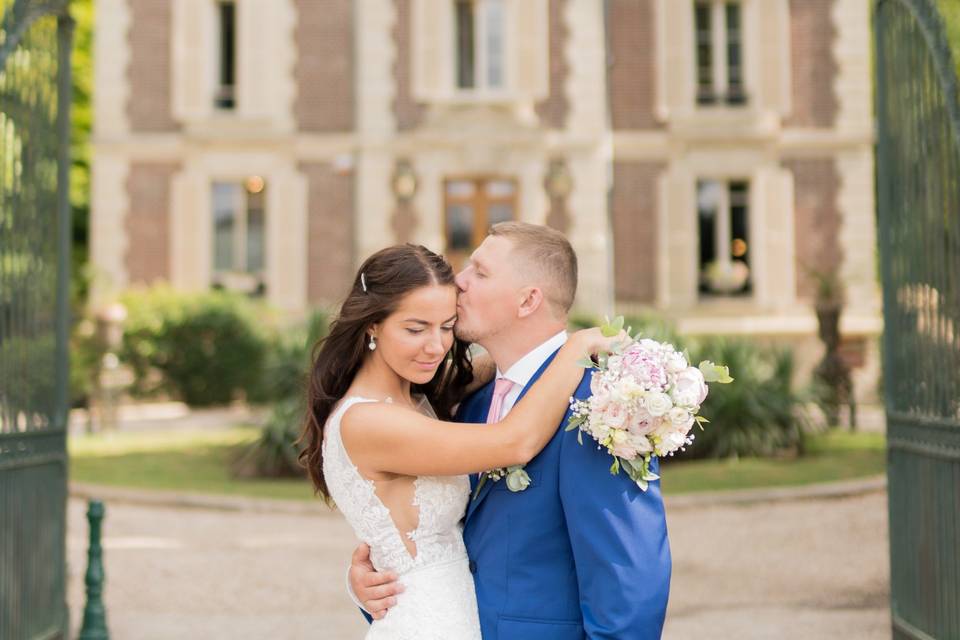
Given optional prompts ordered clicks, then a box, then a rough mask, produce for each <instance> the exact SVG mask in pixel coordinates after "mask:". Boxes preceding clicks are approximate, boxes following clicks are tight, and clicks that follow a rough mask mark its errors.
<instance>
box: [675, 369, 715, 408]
mask: <svg viewBox="0 0 960 640" xmlns="http://www.w3.org/2000/svg"><path fill="white" fill-rule="evenodd" d="M671 396H672V397H673V401H674V402H675V403H676V404H678V405H681V406H684V407H699V406H700V405H701V404H703V401H704V400H705V399H706V398H707V383H706V382H705V381H704V379H703V374H702V373H700V370H699V369H697V368H696V367H687V368H686V369H685V370H683V371H681V372H680V373H678V374H677V378H676V383H675V384H674V386H673V391H672V392H671Z"/></svg>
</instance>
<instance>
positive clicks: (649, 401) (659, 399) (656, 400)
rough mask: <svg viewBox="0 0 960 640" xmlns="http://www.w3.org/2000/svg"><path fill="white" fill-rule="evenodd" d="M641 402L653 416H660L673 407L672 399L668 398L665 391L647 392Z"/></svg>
mask: <svg viewBox="0 0 960 640" xmlns="http://www.w3.org/2000/svg"><path fill="white" fill-rule="evenodd" d="M643 404H644V406H645V407H646V408H647V411H649V412H650V415H652V416H654V417H659V416H662V415H663V414H665V413H666V412H667V411H670V409H672V408H673V401H672V400H670V396H668V395H667V394H665V393H660V392H659V391H655V392H653V393H648V394H647V395H646V396H644V398H643Z"/></svg>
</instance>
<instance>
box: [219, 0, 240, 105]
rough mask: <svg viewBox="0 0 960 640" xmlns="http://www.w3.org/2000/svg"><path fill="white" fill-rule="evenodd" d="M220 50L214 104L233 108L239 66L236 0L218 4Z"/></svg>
mask: <svg viewBox="0 0 960 640" xmlns="http://www.w3.org/2000/svg"><path fill="white" fill-rule="evenodd" d="M217 21H218V22H217V24H218V33H219V36H220V37H219V50H218V61H217V62H218V64H217V86H216V91H215V93H214V96H213V104H214V106H215V107H217V108H218V109H227V110H229V109H233V108H234V107H235V106H236V95H235V94H236V77H237V73H236V71H237V70H236V66H237V5H236V3H235V2H220V3H218V4H217Z"/></svg>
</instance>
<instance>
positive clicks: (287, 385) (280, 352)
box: [248, 309, 329, 404]
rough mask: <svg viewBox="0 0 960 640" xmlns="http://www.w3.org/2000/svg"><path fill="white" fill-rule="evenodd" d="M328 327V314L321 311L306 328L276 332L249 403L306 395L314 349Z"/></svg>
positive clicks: (318, 311)
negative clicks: (311, 353)
mask: <svg viewBox="0 0 960 640" xmlns="http://www.w3.org/2000/svg"><path fill="white" fill-rule="evenodd" d="M328 324H329V318H328V315H327V313H326V311H324V310H319V309H318V310H316V311H314V312H313V313H312V314H311V315H310V317H309V318H308V320H307V322H306V323H305V324H304V325H300V326H296V327H292V328H286V329H283V330H276V331H273V335H272V336H271V338H270V341H269V346H268V347H267V355H266V360H265V364H264V366H263V370H262V372H261V375H260V380H259V384H257V385H256V387H255V388H254V389H253V390H252V391H251V393H250V395H249V396H248V400H250V401H251V402H256V403H263V404H266V403H271V402H279V401H281V400H285V399H287V398H291V397H295V396H296V397H299V396H302V395H303V393H304V385H305V384H306V374H307V370H308V369H309V367H310V349H311V348H312V347H313V345H314V343H315V342H316V341H317V340H318V339H320V338H321V337H323V336H325V335H326V334H327V327H328Z"/></svg>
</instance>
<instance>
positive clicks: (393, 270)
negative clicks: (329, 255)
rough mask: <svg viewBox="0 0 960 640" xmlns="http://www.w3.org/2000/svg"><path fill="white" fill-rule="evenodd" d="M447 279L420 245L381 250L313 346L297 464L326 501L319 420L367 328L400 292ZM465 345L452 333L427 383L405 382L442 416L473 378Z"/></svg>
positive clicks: (346, 384)
mask: <svg viewBox="0 0 960 640" xmlns="http://www.w3.org/2000/svg"><path fill="white" fill-rule="evenodd" d="M453 278H454V273H453V268H452V267H451V266H450V264H449V263H448V262H447V261H446V260H444V259H443V258H442V257H441V256H439V255H437V254H435V253H434V252H432V251H430V250H429V249H427V248H426V247H423V246H420V245H413V244H403V245H396V246H393V247H388V248H386V249H382V250H380V251H378V252H377V253H375V254H373V255H372V256H370V257H369V258H367V260H366V261H365V262H364V263H363V265H361V267H360V270H359V271H358V272H357V275H356V276H355V277H354V279H353V286H352V287H351V288H350V293H348V294H347V297H346V299H345V300H344V301H343V305H342V306H341V307H340V312H339V314H338V315H337V317H336V318H335V319H334V320H333V321H332V322H331V324H330V331H329V333H328V335H327V336H326V337H325V338H322V339H320V340H319V341H318V342H317V343H316V344H315V345H314V347H313V352H312V365H311V368H310V376H309V379H308V384H307V411H306V416H305V419H304V425H303V431H302V433H301V434H300V439H299V440H298V441H297V444H298V445H300V446H301V447H302V448H301V451H300V454H299V460H300V464H301V465H303V466H304V467H306V469H307V472H308V473H309V474H310V479H311V480H312V481H313V486H314V490H315V491H316V493H318V494H320V495H321V496H322V497H323V499H324V500H326V501H328V502H329V500H330V492H329V491H328V489H327V483H326V480H325V479H324V477H323V450H322V447H323V429H324V425H325V424H326V422H327V418H329V417H330V413H331V411H332V410H333V407H334V406H335V405H336V403H337V402H338V401H339V400H340V399H341V398H343V396H344V394H345V393H346V392H347V389H349V388H350V385H351V384H352V383H353V379H354V377H355V376H356V375H357V372H358V371H359V370H360V367H361V365H362V364H363V361H364V359H365V358H368V357H370V355H371V353H372V352H371V351H370V350H369V349H368V348H367V342H368V336H367V332H368V331H369V329H370V327H371V326H372V325H374V324H377V323H379V322H382V321H383V320H384V319H386V318H387V316H389V315H390V314H392V313H393V312H394V311H396V309H397V307H399V305H400V301H401V300H402V299H403V297H404V296H406V295H407V294H408V293H410V292H411V291H413V290H414V289H418V288H420V287H423V286H427V285H434V284H438V285H450V286H456V284H455V283H454V279H453ZM468 346H469V345H468V344H467V343H466V342H463V341H462V340H460V339H457V338H455V339H454V341H453V346H452V347H451V348H450V351H449V353H448V354H447V357H446V359H445V360H444V362H443V363H442V364H441V365H440V367H439V368H438V369H437V373H436V375H434V376H433V378H432V379H431V380H430V382H428V383H426V384H423V385H412V387H411V390H412V391H413V392H416V393H423V394H424V395H425V396H426V397H427V399H428V400H429V401H430V404H432V405H433V408H434V411H436V413H437V415H438V416H439V417H440V418H441V419H443V420H449V419H450V418H451V412H452V409H453V407H454V406H455V405H456V403H457V402H459V401H460V400H461V399H462V398H463V393H464V391H465V389H466V387H467V385H468V384H470V382H471V381H472V380H473V368H472V366H471V364H470V357H469V353H468Z"/></svg>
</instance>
